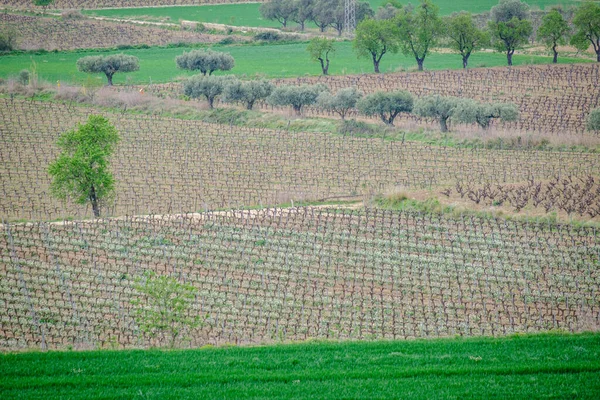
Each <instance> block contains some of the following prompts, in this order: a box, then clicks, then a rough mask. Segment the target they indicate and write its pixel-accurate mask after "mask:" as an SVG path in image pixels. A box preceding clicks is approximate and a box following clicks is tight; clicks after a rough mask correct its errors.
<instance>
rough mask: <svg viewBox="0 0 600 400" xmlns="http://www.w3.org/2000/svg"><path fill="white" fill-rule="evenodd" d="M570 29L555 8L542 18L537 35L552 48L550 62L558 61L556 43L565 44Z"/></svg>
mask: <svg viewBox="0 0 600 400" xmlns="http://www.w3.org/2000/svg"><path fill="white" fill-rule="evenodd" d="M570 30H571V28H570V27H569V23H568V22H567V20H566V19H564V17H563V16H562V14H561V13H560V11H559V10H557V9H556V8H555V9H553V10H552V11H550V12H549V13H548V14H546V15H544V18H542V24H541V25H540V27H539V28H538V31H537V36H538V38H539V40H541V41H542V42H544V44H545V45H546V47H548V48H549V49H551V50H552V53H553V54H554V58H553V59H552V62H553V63H554V64H556V63H557V62H558V50H557V49H556V48H557V47H558V45H564V44H567V39H568V37H569V32H570Z"/></svg>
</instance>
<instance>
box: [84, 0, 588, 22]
mask: <svg viewBox="0 0 600 400" xmlns="http://www.w3.org/2000/svg"><path fill="white" fill-rule="evenodd" d="M405 2H406V1H403V2H401V3H405ZM434 2H435V4H437V5H438V6H439V7H440V12H441V13H442V14H443V15H448V14H451V13H453V12H455V11H462V10H468V11H470V12H472V13H481V12H485V11H488V10H489V9H490V8H491V7H493V6H494V5H496V4H498V1H497V0H436V1H434ZM369 3H370V4H371V7H372V8H373V10H377V7H379V6H380V5H381V4H382V3H383V4H385V3H386V1H385V0H369ZM410 3H413V4H418V3H419V1H418V0H410ZM526 3H529V4H530V5H531V6H532V7H539V8H541V9H545V8H546V7H550V6H553V5H558V4H560V5H563V6H569V5H573V4H578V3H579V2H578V1H577V0H526ZM259 7H260V4H258V3H250V4H247V3H246V4H221V5H205V6H183V7H157V8H122V9H110V10H90V11H86V12H85V13H86V14H89V15H98V16H104V17H112V18H134V17H141V16H143V17H144V18H150V19H163V18H165V17H169V18H170V20H171V21H172V22H178V21H179V20H187V21H200V22H212V23H219V24H227V25H234V26H252V27H278V26H279V23H278V22H276V21H269V20H265V19H263V18H262V17H261V15H260V13H259V11H258V8H259ZM290 26H294V23H293V22H292V23H291V24H290Z"/></svg>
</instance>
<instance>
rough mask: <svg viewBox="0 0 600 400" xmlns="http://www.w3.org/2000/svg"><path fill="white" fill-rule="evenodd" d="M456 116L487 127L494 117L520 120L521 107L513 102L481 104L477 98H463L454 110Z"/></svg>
mask: <svg viewBox="0 0 600 400" xmlns="http://www.w3.org/2000/svg"><path fill="white" fill-rule="evenodd" d="M454 117H455V119H456V120H457V121H459V122H463V123H466V124H472V123H476V124H478V125H479V126H480V127H482V128H483V129H487V128H489V126H490V122H491V121H492V120H493V119H501V120H502V121H506V122H509V121H516V120H518V119H519V109H518V107H517V106H516V105H515V104H513V103H492V104H481V103H478V102H477V101H475V100H471V99H463V100H462V101H461V102H460V103H458V105H457V107H456V109H455V110H454Z"/></svg>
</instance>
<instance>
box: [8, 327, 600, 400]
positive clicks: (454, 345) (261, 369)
mask: <svg viewBox="0 0 600 400" xmlns="http://www.w3.org/2000/svg"><path fill="white" fill-rule="evenodd" d="M599 354H600V335H598V334H581V335H535V336H512V337H507V338H500V339H495V338H476V339H447V340H428V341H427V340H418V341H390V342H370V343H369V342H354V343H306V344H294V345H277V346H265V347H250V348H244V347H241V348H240V347H232V348H217V349H201V350H186V351H160V350H150V351H141V350H139V351H93V352H50V353H38V352H33V353H22V354H5V355H2V356H0V370H1V371H2V378H0V397H2V398H3V399H12V398H29V399H37V398H40V399H41V398H44V399H58V398H71V399H79V398H81V399H100V398H113V399H120V398H133V397H138V396H139V397H145V398H163V399H171V398H182V397H186V398H192V397H193V398H320V399H325V398H407V397H410V398H465V397H469V398H470V397H476V398H491V397H494V398H542V397H553V398H566V397H568V398H575V397H576V398H590V399H591V398H598V396H600V379H599V378H600V360H599V358H598V355H599Z"/></svg>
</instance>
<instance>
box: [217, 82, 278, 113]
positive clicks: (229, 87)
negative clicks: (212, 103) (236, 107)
mask: <svg viewBox="0 0 600 400" xmlns="http://www.w3.org/2000/svg"><path fill="white" fill-rule="evenodd" d="M272 91H273V84H272V83H271V82H269V81H266V80H264V79H261V80H252V81H240V80H237V79H235V80H232V81H230V82H228V83H227V84H226V85H225V89H224V90H223V97H222V100H223V101H224V102H227V103H236V102H241V103H244V104H245V105H246V109H248V110H252V107H253V106H254V103H256V102H257V101H258V100H264V99H266V98H267V97H269V95H270V94H271V92H272Z"/></svg>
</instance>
